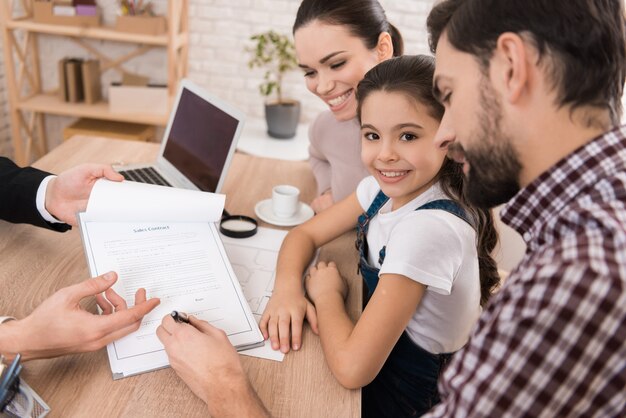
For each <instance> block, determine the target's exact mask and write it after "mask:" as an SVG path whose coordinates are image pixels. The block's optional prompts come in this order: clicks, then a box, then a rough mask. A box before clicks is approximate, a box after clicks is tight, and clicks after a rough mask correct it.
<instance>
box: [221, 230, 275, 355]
mask: <svg viewBox="0 0 626 418" xmlns="http://www.w3.org/2000/svg"><path fill="white" fill-rule="evenodd" d="M286 235H287V231H281V230H277V229H269V228H263V227H259V228H258V230H257V233H256V235H254V236H252V237H250V238H245V239H238V238H230V237H227V236H225V235H222V241H223V242H224V248H225V249H226V254H228V258H229V259H230V262H231V264H232V266H233V270H234V271H235V275H236V276H237V278H238V279H239V283H240V284H241V289H242V290H243V293H244V295H245V297H246V299H247V301H248V304H249V305H250V309H251V310H252V313H253V314H254V317H255V319H256V321H257V323H258V322H259V321H260V320H261V315H262V314H263V311H264V310H265V307H266V306H267V302H268V301H269V298H270V297H271V296H272V291H273V289H274V279H275V276H276V261H277V260H278V251H279V250H280V246H281V244H282V242H283V240H284V239H285V236H286ZM240 354H244V355H246V356H252V357H259V358H264V359H269V360H275V361H283V358H284V357H285V355H284V354H283V353H282V352H281V351H280V350H273V349H272V346H271V344H270V341H269V340H266V341H265V345H264V346H263V347H258V348H252V349H250V350H245V351H241V352H240Z"/></svg>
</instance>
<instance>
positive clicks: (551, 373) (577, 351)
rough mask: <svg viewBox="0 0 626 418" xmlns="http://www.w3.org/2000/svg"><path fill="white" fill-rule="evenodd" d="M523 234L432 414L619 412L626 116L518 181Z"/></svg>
mask: <svg viewBox="0 0 626 418" xmlns="http://www.w3.org/2000/svg"><path fill="white" fill-rule="evenodd" d="M501 215H502V220H503V221H504V222H505V223H506V224H508V225H510V226H511V227H512V228H514V229H516V230H517V231H518V232H519V233H520V234H521V235H522V237H523V238H524V240H525V241H526V244H527V248H528V249H527V251H526V254H525V256H524V258H523V260H522V261H521V262H520V264H519V265H518V267H517V268H516V269H515V270H514V271H512V272H511V274H510V276H509V278H508V279H507V281H506V283H505V284H504V286H503V287H502V289H501V290H500V292H499V293H498V294H497V295H494V297H493V298H492V299H493V300H492V301H491V302H490V303H489V304H488V306H487V307H486V309H485V312H484V313H483V315H482V316H481V318H480V321H479V323H478V325H477V327H476V328H475V329H474V332H473V334H472V337H471V339H470V341H469V342H468V344H467V346H466V347H464V348H463V349H462V350H461V351H459V352H458V353H457V354H456V355H455V356H454V358H453V360H452V361H451V363H450V365H449V366H448V368H447V369H446V370H445V372H444V374H443V377H442V378H441V380H440V382H439V389H440V392H441V397H442V403H441V404H439V405H438V406H437V407H435V408H434V409H433V410H432V411H431V412H430V413H429V414H428V416H430V417H498V418H500V417H549V418H554V417H559V418H560V417H603V418H604V417H626V125H625V126H622V127H619V128H616V129H614V130H612V131H610V132H608V133H606V134H604V135H602V136H600V137H598V138H596V139H594V140H593V141H591V142H589V143H587V144H586V145H584V146H583V147H581V148H579V149H578V150H577V151H575V152H574V153H572V154H570V155H569V156H568V157H566V158H564V159H562V160H561V161H560V162H559V163H557V164H556V165H555V166H553V167H552V168H551V169H550V170H549V171H547V172H545V173H543V174H542V175H541V176H540V177H539V178H537V179H535V181H533V182H532V183H531V184H530V185H529V186H528V187H526V188H525V189H524V190H522V191H520V192H519V193H518V194H517V195H516V196H515V197H514V198H513V199H512V200H511V201H510V202H509V203H508V204H507V205H506V207H505V208H504V210H503V211H502V213H501Z"/></svg>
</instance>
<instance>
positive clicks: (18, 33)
mask: <svg viewBox="0 0 626 418" xmlns="http://www.w3.org/2000/svg"><path fill="white" fill-rule="evenodd" d="M17 2H18V0H0V3H1V4H0V28H1V29H2V32H3V35H4V36H3V40H4V61H5V68H6V77H7V92H8V99H9V114H10V117H11V131H12V142H13V148H14V150H15V160H16V161H17V162H18V164H21V165H26V164H29V163H30V162H32V161H33V160H34V159H35V158H37V157H40V156H42V155H44V154H45V153H46V152H47V151H48V147H47V138H46V132H45V128H44V118H45V115H46V114H53V115H63V116H74V117H88V118H93V119H103V120H112V121H124V122H135V123H145V124H150V125H161V126H164V125H166V123H167V118H168V114H155V113H150V112H149V109H146V113H134V114H132V115H126V114H123V113H112V112H111V111H110V110H109V106H108V103H106V102H98V103H95V104H85V103H67V102H64V101H62V100H60V99H59V97H58V94H56V91H43V89H42V83H41V71H40V64H41V62H40V51H39V47H38V37H39V36H51V35H52V36H61V37H66V38H68V39H70V40H71V41H73V42H74V43H76V44H77V45H79V46H80V47H82V48H84V49H86V50H87V51H89V52H90V53H91V54H92V55H93V56H95V58H97V59H99V60H100V63H101V72H104V71H108V70H114V71H118V72H120V73H124V72H125V70H124V69H123V67H122V64H124V63H125V62H127V61H128V60H130V59H133V58H136V57H138V56H141V55H143V54H145V53H146V52H147V51H149V50H151V49H153V48H165V49H166V50H167V80H168V89H169V94H170V98H172V97H173V95H174V94H175V92H176V88H177V84H178V81H179V80H180V79H181V78H183V77H185V76H186V74H187V61H188V53H189V31H188V22H187V15H188V1H187V0H169V1H168V14H167V33H165V34H163V35H142V34H134V33H125V32H119V31H116V30H115V29H112V28H107V27H81V26H67V25H53V24H44V23H39V22H35V21H33V19H32V15H33V14H32V10H33V3H34V0H19V6H21V8H19V7H14V6H15V3H17ZM16 9H21V10H23V11H24V12H23V13H22V15H17V13H18V12H17V11H16ZM87 39H97V40H103V41H110V42H122V43H127V44H135V45H136V46H137V47H136V49H134V50H133V51H131V52H130V53H127V54H126V55H124V56H121V57H109V56H107V55H106V54H105V53H104V52H103V51H102V50H100V49H97V48H95V47H94V46H92V45H91V44H90V43H88V42H86V41H85V40H87ZM171 102H172V100H170V106H169V107H168V108H171Z"/></svg>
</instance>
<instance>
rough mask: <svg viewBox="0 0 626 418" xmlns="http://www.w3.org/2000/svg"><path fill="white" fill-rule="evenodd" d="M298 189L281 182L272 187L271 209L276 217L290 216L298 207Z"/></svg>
mask: <svg viewBox="0 0 626 418" xmlns="http://www.w3.org/2000/svg"><path fill="white" fill-rule="evenodd" d="M299 198H300V190H299V189H298V188H297V187H295V186H290V185H288V184H281V185H278V186H274V188H273V189H272V210H273V211H274V215H276V216H277V217H278V218H290V217H292V216H293V215H295V214H296V212H298V208H299V207H300V199H299Z"/></svg>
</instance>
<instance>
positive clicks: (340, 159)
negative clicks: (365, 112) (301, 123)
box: [293, 0, 403, 213]
mask: <svg viewBox="0 0 626 418" xmlns="http://www.w3.org/2000/svg"><path fill="white" fill-rule="evenodd" d="M293 31H294V39H295V45H296V57H297V61H298V65H299V67H300V68H301V69H302V71H303V73H304V77H305V81H306V85H307V88H308V89H309V90H310V91H311V93H313V94H315V95H316V96H318V97H319V98H320V99H321V100H322V101H324V103H326V105H327V106H328V111H327V112H323V113H322V114H320V115H319V116H318V118H317V119H316V120H315V121H314V122H313V123H312V124H311V127H310V130H309V139H310V144H311V145H310V148H309V152H310V161H311V166H312V168H313V173H314V174H315V179H316V181H317V189H318V195H319V196H318V197H317V198H316V199H315V200H314V201H313V202H312V204H311V206H312V207H313V209H314V210H315V211H316V212H318V213H319V212H321V211H322V210H324V209H326V208H328V207H329V206H330V205H332V204H333V202H336V201H338V200H341V199H343V198H345V197H346V196H348V195H349V194H350V193H352V192H353V191H354V190H355V188H356V186H357V184H358V182H359V181H360V180H361V179H362V178H364V177H365V176H366V175H367V170H366V169H365V167H363V164H362V163H361V160H360V158H359V155H360V141H359V137H360V133H359V126H358V123H357V121H356V98H355V91H356V87H357V85H358V83H359V81H361V80H362V79H363V76H364V75H365V73H366V72H367V71H369V70H370V69H371V68H372V67H374V66H375V65H377V64H378V63H380V62H382V61H384V60H386V59H389V58H391V57H393V56H398V55H401V54H402V50H403V41H402V37H401V35H400V33H399V32H398V30H397V29H396V28H395V27H394V26H393V25H391V24H390V23H389V22H388V21H387V18H386V16H385V12H384V10H383V9H382V7H381V5H380V4H379V3H378V1H377V0H367V1H363V0H347V1H341V2H329V1H320V0H304V1H303V2H302V4H301V5H300V8H299V9H298V13H297V16H296V21H295V23H294V27H293Z"/></svg>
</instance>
